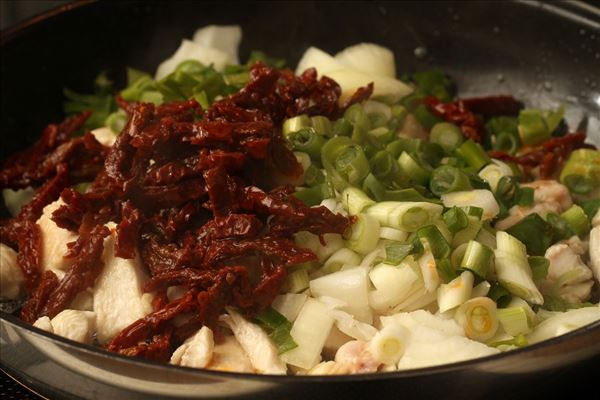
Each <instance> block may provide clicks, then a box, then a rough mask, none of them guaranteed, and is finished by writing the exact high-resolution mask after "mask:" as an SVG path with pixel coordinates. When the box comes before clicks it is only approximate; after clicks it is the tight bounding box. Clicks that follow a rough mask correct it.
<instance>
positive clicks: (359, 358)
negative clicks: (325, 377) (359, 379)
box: [335, 340, 381, 374]
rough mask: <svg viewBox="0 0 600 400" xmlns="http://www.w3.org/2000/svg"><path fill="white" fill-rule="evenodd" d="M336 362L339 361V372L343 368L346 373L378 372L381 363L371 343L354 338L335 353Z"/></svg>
mask: <svg viewBox="0 0 600 400" xmlns="http://www.w3.org/2000/svg"><path fill="white" fill-rule="evenodd" d="M335 362H336V363H337V368H336V370H337V372H336V373H341V372H339V371H341V370H343V371H344V373H350V374H364V373H368V372H376V371H377V368H379V366H380V365H381V363H380V362H379V361H377V360H376V359H375V357H374V356H373V354H372V353H371V350H370V349H369V345H368V343H366V342H363V341H361V340H352V341H350V342H347V343H345V344H343V345H342V346H341V347H340V348H339V349H338V351H337V353H335Z"/></svg>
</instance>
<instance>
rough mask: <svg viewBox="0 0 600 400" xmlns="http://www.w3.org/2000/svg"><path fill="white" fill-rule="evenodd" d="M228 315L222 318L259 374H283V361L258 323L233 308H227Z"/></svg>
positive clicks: (284, 370) (285, 369)
mask: <svg viewBox="0 0 600 400" xmlns="http://www.w3.org/2000/svg"><path fill="white" fill-rule="evenodd" d="M227 312H228V314H229V315H224V316H223V317H222V320H223V321H224V322H225V323H226V324H227V325H228V326H229V328H230V329H231V331H232V332H233V335H234V336H235V338H236V339H237V340H238V342H239V343H240V345H241V346H242V348H243V349H244V351H245V352H246V354H247V355H248V357H249V358H250V362H251V363H252V366H253V367H254V369H256V370H257V371H258V372H259V373H261V374H282V375H285V373H286V372H287V368H286V366H285V363H284V362H283V361H282V360H281V359H280V358H279V356H278V355H277V348H276V347H275V345H274V344H273V342H272V341H271V339H270V338H269V336H268V335H267V333H266V332H265V331H264V330H263V329H262V328H261V327H259V326H258V325H256V324H253V323H251V322H249V321H247V320H246V319H245V318H244V317H242V316H241V315H240V314H238V313H237V312H236V311H235V310H233V309H231V308H228V309H227Z"/></svg>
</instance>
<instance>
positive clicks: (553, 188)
mask: <svg viewBox="0 0 600 400" xmlns="http://www.w3.org/2000/svg"><path fill="white" fill-rule="evenodd" d="M521 186H523V187H530V188H533V189H534V193H533V206H531V207H520V206H514V207H512V208H511V209H510V210H509V215H508V217H506V218H504V219H502V220H500V221H498V222H497V223H496V226H495V227H496V229H498V230H507V229H508V228H510V227H511V226H513V225H515V224H516V223H518V222H519V221H521V220H522V219H523V218H525V217H526V216H528V215H529V214H533V213H538V214H539V215H541V216H544V215H546V214H548V213H550V212H552V213H556V214H560V213H562V212H563V211H566V210H567V209H568V208H569V207H571V206H572V205H573V200H572V199H571V194H570V193H569V189H568V188H567V187H566V186H565V185H562V184H560V183H558V182H557V181H554V180H539V181H534V182H530V183H524V184H523V185H521Z"/></svg>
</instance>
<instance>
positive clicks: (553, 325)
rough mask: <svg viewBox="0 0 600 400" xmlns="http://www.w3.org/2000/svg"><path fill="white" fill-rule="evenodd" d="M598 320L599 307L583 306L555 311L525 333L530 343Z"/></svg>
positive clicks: (599, 318) (599, 316)
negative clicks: (529, 331)
mask: <svg viewBox="0 0 600 400" xmlns="http://www.w3.org/2000/svg"><path fill="white" fill-rule="evenodd" d="M598 320H600V307H599V306H593V307H584V308H577V309H573V310H569V311H567V312H564V313H556V314H553V315H552V316H550V317H549V318H547V319H545V320H544V321H542V322H540V323H539V324H538V325H537V326H536V327H535V329H534V330H533V332H531V333H530V334H529V335H527V341H528V343H530V344H533V343H538V342H541V341H542V340H546V339H551V338H553V337H556V336H560V335H564V334H565V333H567V332H570V331H572V330H575V329H577V328H580V327H582V326H585V325H587V324H591V323H592V322H594V321H598Z"/></svg>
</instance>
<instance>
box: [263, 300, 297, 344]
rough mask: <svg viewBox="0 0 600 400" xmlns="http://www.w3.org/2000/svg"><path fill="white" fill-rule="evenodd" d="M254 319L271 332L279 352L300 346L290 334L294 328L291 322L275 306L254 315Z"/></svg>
mask: <svg viewBox="0 0 600 400" xmlns="http://www.w3.org/2000/svg"><path fill="white" fill-rule="evenodd" d="M254 321H255V322H256V323H257V324H258V325H260V326H261V327H262V328H263V329H264V330H265V331H266V332H267V333H268V334H269V336H270V337H271V339H272V340H273V342H274V343H275V345H276V346H277V352H278V354H282V353H285V352H286V351H289V350H292V349H294V348H296V347H298V345H297V344H296V342H294V339H293V338H292V335H291V334H290V331H291V329H292V324H291V322H290V321H288V320H287V319H286V318H285V317H284V316H283V315H281V314H280V313H279V312H277V311H276V310H274V309H273V308H271V307H269V308H267V309H266V310H265V311H263V312H261V313H259V314H257V315H256V316H255V317H254Z"/></svg>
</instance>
